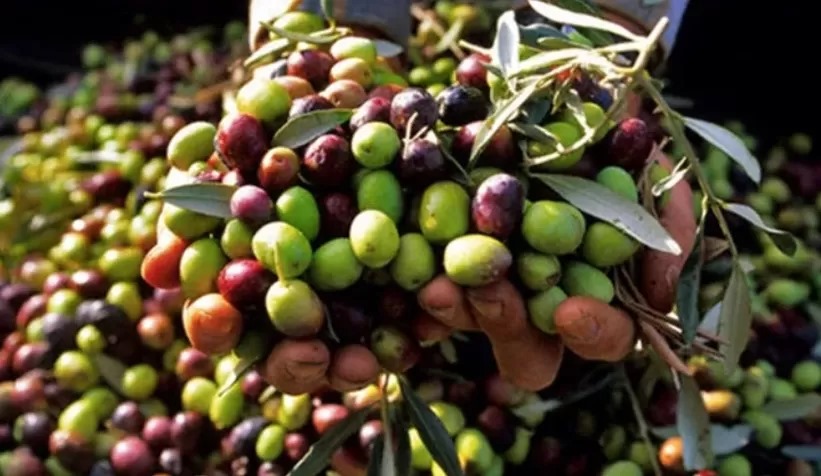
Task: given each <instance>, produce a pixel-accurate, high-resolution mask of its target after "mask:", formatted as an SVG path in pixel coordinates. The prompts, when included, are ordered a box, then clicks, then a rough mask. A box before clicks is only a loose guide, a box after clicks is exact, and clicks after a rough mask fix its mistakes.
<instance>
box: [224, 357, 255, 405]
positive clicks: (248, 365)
mask: <svg viewBox="0 0 821 476" xmlns="http://www.w3.org/2000/svg"><path fill="white" fill-rule="evenodd" d="M264 356H265V355H264V354H263V353H262V352H260V353H259V354H257V355H254V356H251V357H243V358H241V359H239V360H238V361H237V363H236V364H234V368H233V369H231V374H230V375H229V376H228V378H227V379H226V380H225V383H223V384H222V387H221V388H220V389H219V392H218V393H217V395H218V396H222V395H223V394H225V392H227V391H228V390H230V389H231V387H233V386H234V385H236V384H237V382H239V379H241V378H242V377H243V376H244V375H245V374H246V373H248V372H249V371H250V370H251V369H252V368H254V365H256V364H257V362H259V361H260V360H262V358H263V357H264Z"/></svg>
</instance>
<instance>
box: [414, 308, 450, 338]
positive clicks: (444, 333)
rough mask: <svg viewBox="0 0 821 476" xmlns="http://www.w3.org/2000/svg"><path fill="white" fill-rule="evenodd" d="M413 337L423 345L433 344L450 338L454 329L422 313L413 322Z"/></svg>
mask: <svg viewBox="0 0 821 476" xmlns="http://www.w3.org/2000/svg"><path fill="white" fill-rule="evenodd" d="M412 327H413V336H414V337H416V340H418V341H419V342H421V343H422V344H433V343H436V342H440V341H443V340H445V339H447V338H448V337H450V334H451V333H452V332H453V328H451V327H448V326H446V325H445V324H442V322H441V321H439V320H437V319H436V318H434V317H433V316H431V315H430V314H428V313H426V312H420V313H419V315H418V316H416V319H414V320H413V323H412Z"/></svg>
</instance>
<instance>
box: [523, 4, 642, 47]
mask: <svg viewBox="0 0 821 476" xmlns="http://www.w3.org/2000/svg"><path fill="white" fill-rule="evenodd" d="M530 7H531V8H533V10H534V11H536V13H538V14H539V15H541V16H543V17H545V18H547V19H548V20H552V21H554V22H556V23H561V24H565V25H573V26H578V27H582V28H590V29H593V30H602V31H606V32H609V33H613V34H614V35H618V36H621V37H624V38H629V39H631V40H633V41H640V40H642V37H641V36H639V35H636V34H634V33H633V32H631V31H630V30H628V29H627V28H625V27H623V26H621V25H619V24H617V23H613V22H610V21H607V20H604V19H601V18H598V17H596V16H593V15H588V14H585V13H578V12H574V11H571V10H566V9H564V8H561V7H558V6H556V5H551V4H549V3H545V2H538V1H535V0H530Z"/></svg>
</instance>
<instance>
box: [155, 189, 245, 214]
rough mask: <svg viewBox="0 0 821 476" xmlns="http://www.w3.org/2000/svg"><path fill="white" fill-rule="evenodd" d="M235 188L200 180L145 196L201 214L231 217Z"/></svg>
mask: <svg viewBox="0 0 821 476" xmlns="http://www.w3.org/2000/svg"><path fill="white" fill-rule="evenodd" d="M236 189H237V187H235V186H233V185H225V184H222V183H210V182H202V183H189V184H183V185H178V186H176V187H173V188H169V189H166V190H163V191H162V192H156V193H150V192H146V193H145V196H146V198H153V199H158V200H162V201H164V202H165V203H170V204H171V205H174V206H177V207H180V208H184V209H186V210H191V211H192V212H197V213H200V214H202V215H208V216H212V217H218V218H231V216H232V215H231V206H230V204H231V197H232V196H233V195H234V191H235V190H236Z"/></svg>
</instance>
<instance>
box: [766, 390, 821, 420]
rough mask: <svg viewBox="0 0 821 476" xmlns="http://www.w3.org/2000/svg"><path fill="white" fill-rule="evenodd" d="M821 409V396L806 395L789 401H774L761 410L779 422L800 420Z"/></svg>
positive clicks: (815, 394)
mask: <svg viewBox="0 0 821 476" xmlns="http://www.w3.org/2000/svg"><path fill="white" fill-rule="evenodd" d="M820 407H821V395H819V394H817V393H805V394H803V395H799V396H797V397H795V398H791V399H789V400H773V401H771V402H769V403H767V404H766V405H764V407H763V408H762V409H761V410H762V411H763V412H765V413H769V414H770V415H772V416H774V417H775V418H776V419H778V420H779V421H790V420H800V419H802V418H804V417H806V416H808V415H811V414H812V413H813V412H815V411H816V410H818V409H819V408H820Z"/></svg>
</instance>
